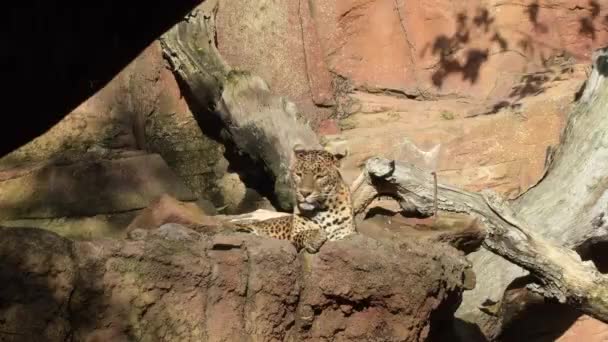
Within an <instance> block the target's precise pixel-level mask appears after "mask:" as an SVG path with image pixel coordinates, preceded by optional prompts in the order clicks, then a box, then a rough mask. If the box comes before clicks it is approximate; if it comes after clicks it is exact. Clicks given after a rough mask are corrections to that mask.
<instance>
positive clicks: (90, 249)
mask: <svg viewBox="0 0 608 342" xmlns="http://www.w3.org/2000/svg"><path fill="white" fill-rule="evenodd" d="M0 233H1V235H2V236H3V238H2V239H1V240H0V257H1V258H2V260H3V262H2V264H1V265H0V280H2V283H3V284H6V285H7V286H3V287H2V289H1V290H0V300H1V302H2V303H3V305H2V306H0V327H1V328H2V331H3V332H11V335H10V336H8V337H6V339H7V341H17V340H19V341H34V340H39V339H40V338H46V339H49V340H63V339H66V338H72V339H75V340H92V341H95V340H99V341H100V340H108V339H111V340H113V341H127V340H133V339H137V340H141V341H158V340H163V341H191V340H197V341H201V340H209V341H239V340H242V339H252V340H294V341H295V340H297V341H301V340H325V339H330V340H349V341H369V340H370V339H372V340H373V339H378V338H379V339H382V340H390V341H424V340H426V337H427V336H428V334H429V332H430V331H432V327H433V325H434V324H435V323H436V322H437V321H436V319H439V318H442V317H449V316H450V315H451V313H452V312H453V310H455V307H456V305H457V304H458V302H459V298H460V294H461V292H462V281H461V279H462V273H463V271H465V269H466V268H467V263H466V262H465V261H464V259H463V258H462V257H461V256H459V254H458V253H457V252H456V251H455V250H453V249H449V248H448V249H445V248H437V247H435V246H433V245H428V244H425V243H418V242H414V241H413V242H403V243H389V242H382V243H381V242H377V241H374V240H372V239H369V238H366V237H364V236H356V237H353V238H351V239H347V240H344V241H341V242H331V243H328V244H327V245H326V246H324V247H323V248H322V249H321V251H320V253H319V254H317V255H307V254H300V255H298V254H296V252H295V249H294V248H293V247H292V246H291V245H290V244H289V243H288V242H285V241H279V240H274V239H262V238H258V237H254V236H248V235H244V234H235V235H216V236H208V235H201V234H198V233H196V232H194V231H191V230H188V229H187V228H185V227H182V226H179V225H165V226H163V228H161V229H158V230H152V231H149V234H147V235H146V236H144V237H143V238H140V239H136V240H111V239H102V240H93V241H87V242H71V241H69V240H66V239H64V238H61V237H59V236H57V235H55V234H53V233H50V232H46V231H42V230H38V229H28V228H21V229H10V228H2V229H0ZM227 324H229V326H230V329H226V326H227ZM5 336H6V335H5Z"/></svg>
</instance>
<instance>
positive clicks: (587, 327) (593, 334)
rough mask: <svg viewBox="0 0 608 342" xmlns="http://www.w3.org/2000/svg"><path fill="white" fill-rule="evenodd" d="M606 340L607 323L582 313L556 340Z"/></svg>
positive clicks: (607, 336) (607, 337)
mask: <svg viewBox="0 0 608 342" xmlns="http://www.w3.org/2000/svg"><path fill="white" fill-rule="evenodd" d="M606 340H608V324H606V323H604V322H601V321H598V320H597V319H594V318H591V317H589V316H587V315H582V316H580V317H579V318H577V320H576V322H574V324H573V325H572V326H571V327H570V328H568V330H566V332H564V334H563V335H561V336H560V337H558V338H557V339H556V340H555V341H556V342H579V341H589V342H602V341H606Z"/></svg>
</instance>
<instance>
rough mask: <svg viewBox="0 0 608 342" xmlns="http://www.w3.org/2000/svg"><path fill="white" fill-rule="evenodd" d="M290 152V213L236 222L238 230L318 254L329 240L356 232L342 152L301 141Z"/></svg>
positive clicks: (342, 237)
mask: <svg viewBox="0 0 608 342" xmlns="http://www.w3.org/2000/svg"><path fill="white" fill-rule="evenodd" d="M291 152H292V153H291V161H290V164H289V176H290V179H291V184H292V186H293V187H294V189H293V190H294V194H295V201H294V202H295V204H294V208H293V212H292V213H291V215H285V216H280V217H275V218H270V219H266V220H262V221H257V222H252V223H247V224H239V223H237V224H236V226H237V230H238V231H241V232H248V233H252V234H254V235H257V236H265V237H270V238H275V239H281V240H289V241H291V243H292V244H293V245H294V246H295V248H296V250H297V251H301V250H302V249H304V250H306V251H307V252H308V253H317V252H318V251H319V249H320V248H321V246H322V245H323V244H324V243H325V242H326V241H337V240H342V239H344V238H346V237H347V236H350V235H352V234H354V233H355V232H356V227H355V222H354V213H353V204H352V198H351V192H350V189H349V187H348V185H347V184H346V183H345V181H344V178H343V176H342V174H341V172H340V163H341V159H342V158H341V157H340V156H339V155H336V154H333V153H331V152H329V151H327V150H325V149H323V148H306V147H304V146H303V145H302V144H295V145H294V146H293V147H292V151H291Z"/></svg>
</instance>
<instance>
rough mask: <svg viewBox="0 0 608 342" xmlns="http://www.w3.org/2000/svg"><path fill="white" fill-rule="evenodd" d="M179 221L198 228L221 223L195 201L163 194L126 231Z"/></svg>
mask: <svg viewBox="0 0 608 342" xmlns="http://www.w3.org/2000/svg"><path fill="white" fill-rule="evenodd" d="M170 223H177V224H179V225H182V226H186V227H189V228H197V229H203V230H204V229H210V230H213V229H217V228H218V227H219V225H220V223H219V222H218V221H217V220H215V219H214V218H213V217H212V216H208V215H206V214H205V213H204V212H203V210H202V209H200V208H199V207H198V206H197V205H196V204H194V203H191V202H190V203H188V202H181V201H179V200H177V199H175V198H173V197H171V196H170V195H166V194H164V195H162V196H160V197H159V198H158V199H156V200H155V201H154V202H152V203H151V204H150V206H148V207H147V208H145V209H144V210H142V211H141V212H140V213H139V214H138V215H137V217H135V218H134V219H133V221H132V222H131V223H130V224H129V225H128V226H127V228H126V229H125V232H126V233H129V232H130V231H131V230H134V229H138V228H139V229H147V230H149V229H156V228H158V227H161V226H163V225H165V224H170Z"/></svg>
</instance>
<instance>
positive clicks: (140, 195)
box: [0, 154, 196, 220]
mask: <svg viewBox="0 0 608 342" xmlns="http://www.w3.org/2000/svg"><path fill="white" fill-rule="evenodd" d="M162 194H170V195H171V196H173V197H175V198H178V199H180V200H187V201H192V200H195V199H196V197H195V196H194V195H193V194H192V193H191V192H190V190H189V189H188V188H187V187H186V186H185V185H184V184H183V183H182V182H181V180H180V179H179V178H177V177H176V175H175V174H174V173H173V172H172V171H171V169H169V167H167V164H165V162H164V161H163V159H162V158H161V157H160V156H159V155H157V154H140V155H135V156H128V155H127V156H126V157H122V156H120V155H117V156H115V157H113V158H111V159H98V158H96V157H91V158H88V157H87V156H83V158H81V159H78V160H77V161H76V162H73V163H69V164H59V163H55V164H49V165H45V166H43V167H40V168H38V169H36V170H33V171H31V172H27V173H24V174H22V175H20V176H19V177H14V178H11V179H7V180H3V181H0V202H2V203H3V205H2V207H1V208H0V219H2V220H9V219H30V218H59V217H82V216H93V215H97V214H106V213H120V212H126V211H132V210H134V209H143V208H145V207H146V206H148V205H149V204H150V203H152V201H153V200H155V199H156V198H157V197H158V196H160V195H162Z"/></svg>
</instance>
